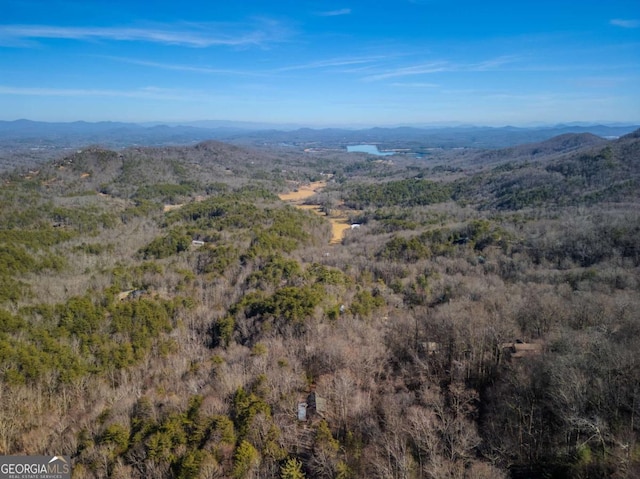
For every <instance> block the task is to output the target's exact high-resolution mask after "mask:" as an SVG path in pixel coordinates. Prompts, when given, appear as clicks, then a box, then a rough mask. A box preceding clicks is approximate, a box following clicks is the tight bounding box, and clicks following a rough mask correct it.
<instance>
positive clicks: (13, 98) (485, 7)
mask: <svg viewBox="0 0 640 479" xmlns="http://www.w3.org/2000/svg"><path fill="white" fill-rule="evenodd" d="M19 118H28V119H33V120H44V121H75V120H86V121H102V120H111V121H135V122H142V121H172V122H184V121H194V120H234V121H252V122H268V123H275V124H278V123H296V124H302V125H308V126H329V125H333V126H348V125H358V126H366V125H381V126H382V125H409V124H443V123H447V122H461V123H472V124H479V125H507V124H511V125H529V124H537V123H559V122H570V121H585V122H624V123H640V2H639V1H638V0H609V1H606V2H604V1H602V0H581V1H580V2H578V1H573V0H572V1H565V0H554V1H551V0H536V1H530V0H520V1H512V2H506V1H480V0H463V1H456V0H393V1H387V0H377V1H376V2H365V1H349V0H345V1H305V0H298V1H289V0H287V1H264V0H254V1H242V0H237V1H231V0H227V1H220V0H208V1H206V2H204V1H203V2H201V1H184V2H177V1H163V0H159V1H155V2H148V1H145V2H142V1H138V0H127V1H123V0H95V1H94V0H77V1H76V0H74V1H55V0H49V1H38V0H25V1H18V0H7V2H6V3H5V4H4V6H3V12H2V15H1V16H0V119H2V120H14V119H19Z"/></svg>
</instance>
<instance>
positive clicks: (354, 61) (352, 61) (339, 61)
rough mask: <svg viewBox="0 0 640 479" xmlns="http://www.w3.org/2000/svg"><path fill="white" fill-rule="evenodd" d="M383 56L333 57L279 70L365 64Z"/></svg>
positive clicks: (279, 69)
mask: <svg viewBox="0 0 640 479" xmlns="http://www.w3.org/2000/svg"><path fill="white" fill-rule="evenodd" d="M383 58H386V57H384V56H381V55H379V56H371V57H353V58H331V59H328V60H318V61H315V62H309V63H303V64H300V65H291V66H287V67H282V68H278V69H277V71H279V72H285V71H292V70H312V69H318V68H332V67H344V66H351V65H363V64H367V63H373V62H375V61H378V60H381V59H383Z"/></svg>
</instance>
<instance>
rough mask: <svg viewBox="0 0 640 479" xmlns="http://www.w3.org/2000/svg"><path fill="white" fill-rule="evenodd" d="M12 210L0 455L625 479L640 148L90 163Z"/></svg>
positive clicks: (222, 152) (121, 463) (184, 155)
mask: <svg viewBox="0 0 640 479" xmlns="http://www.w3.org/2000/svg"><path fill="white" fill-rule="evenodd" d="M18 163H19V162H18ZM0 184H2V188H1V189H0V205H1V207H0V454H3V455H24V454H38V455H42V454H50V453H51V451H55V452H56V454H61V455H66V456H69V457H70V460H71V462H72V466H73V477H74V478H99V477H121V478H148V477H154V478H227V477H230V478H235V479H244V478H270V477H281V478H286V479H291V478H293V477H295V478H300V477H309V478H311V477H319V478H323V477H327V478H329V477H331V478H334V477H335V478H341V479H346V478H359V477H366V478H389V477H393V478H407V479H414V478H415V479H418V478H440V477H443V478H444V477H447V478H459V479H466V478H474V479H501V478H502V479H507V478H513V479H519V478H521V477H566V478H571V479H580V478H585V477H589V478H609V477H619V478H631V477H635V476H637V475H638V473H639V472H640V460H639V459H638V458H639V457H640V441H639V439H640V434H639V430H638V427H639V425H638V415H639V413H640V409H639V408H640V396H639V394H640V389H639V388H638V384H640V376H639V373H638V372H639V371H640V364H639V359H638V355H637V351H638V349H639V348H640V317H639V316H638V312H639V311H640V299H639V298H640V295H639V292H640V213H639V211H640V209H639V208H638V205H639V204H640V188H639V187H638V185H640V133H639V132H638V131H635V132H632V133H630V134H627V135H625V136H622V137H621V138H618V139H613V140H606V139H603V138H599V137H595V136H594V135H584V134H568V135H561V136H558V137H554V138H551V139H546V140H545V141H542V142H540V143H535V144H526V145H519V146H510V147H509V148H504V149H464V150H450V151H444V152H438V153H433V154H431V155H430V156H428V157H424V158H416V157H413V156H410V155H393V156H388V157H385V159H384V160H381V159H380V158H379V157H377V156H373V155H367V154H365V153H359V154H351V153H346V152H344V153H340V152H335V151H326V152H314V153H312V154H310V153H305V152H304V151H299V150H296V149H291V148H285V149H283V148H280V147H271V146H263V147H262V148H255V147H250V146H239V145H237V144H229V143H222V142H218V141H204V142H201V143H197V144H195V145H190V146H175V145H174V146H167V145H162V146H157V145H156V146H149V147H142V146H135V147H130V148H121V149H120V148H119V149H110V148H105V147H99V146H87V147H83V148H79V149H77V150H74V151H73V152H70V153H67V154H65V155H63V156H61V157H58V158H53V159H48V160H46V161H41V162H40V163H39V166H38V168H37V169H33V168H31V166H27V165H26V164H25V165H22V166H20V165H19V164H18V165H17V166H16V167H14V168H12V169H8V170H6V171H5V172H4V173H2V177H1V178H0ZM354 224H357V225H359V226H358V227H354V228H353V229H352V225H354ZM303 405H304V406H303ZM301 411H304V414H302V413H301ZM292 471H293V472H292ZM287 474H289V475H287Z"/></svg>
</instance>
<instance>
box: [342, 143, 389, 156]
mask: <svg viewBox="0 0 640 479" xmlns="http://www.w3.org/2000/svg"><path fill="white" fill-rule="evenodd" d="M347 151H348V152H349V153H369V154H370V155H378V156H389V155H393V152H391V151H380V150H378V147H377V146H376V145H349V146H347Z"/></svg>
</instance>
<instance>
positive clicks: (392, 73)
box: [364, 62, 452, 81]
mask: <svg viewBox="0 0 640 479" xmlns="http://www.w3.org/2000/svg"><path fill="white" fill-rule="evenodd" d="M451 69H452V67H451V65H450V64H449V63H447V62H432V63H424V64H421V65H412V66H408V67H401V68H396V69H395V70H389V71H386V72H383V73H377V74H375V75H369V76H367V77H365V78H364V79H365V80H367V81H377V80H387V79H389V78H398V77H405V76H412V75H424V74H428V73H439V72H445V71H451Z"/></svg>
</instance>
